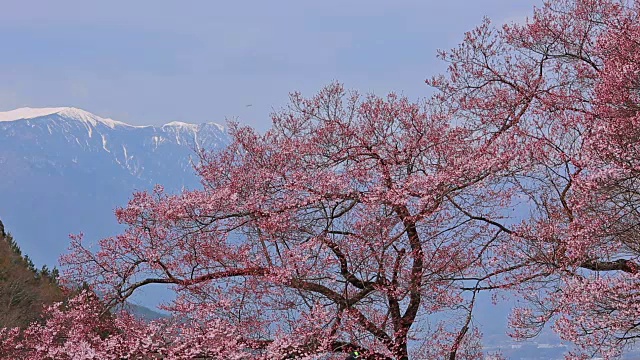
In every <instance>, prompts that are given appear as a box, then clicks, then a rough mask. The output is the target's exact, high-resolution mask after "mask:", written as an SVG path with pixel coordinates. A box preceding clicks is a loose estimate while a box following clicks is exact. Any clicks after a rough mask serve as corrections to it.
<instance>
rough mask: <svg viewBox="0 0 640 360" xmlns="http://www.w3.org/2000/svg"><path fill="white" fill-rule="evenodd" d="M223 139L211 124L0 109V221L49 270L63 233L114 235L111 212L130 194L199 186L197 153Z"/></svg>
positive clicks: (61, 110)
mask: <svg viewBox="0 0 640 360" xmlns="http://www.w3.org/2000/svg"><path fill="white" fill-rule="evenodd" d="M228 142H229V138H228V135H227V134H226V133H225V131H224V127H222V126H221V125H219V124H215V123H205V124H186V123H179V122H173V123H169V124H166V125H163V126H132V125H129V124H126V123H123V122H119V121H115V120H111V119H105V118H102V117H100V116H97V115H94V114H91V113H89V112H87V111H84V110H81V109H77V108H71V107H64V108H41V109H35V108H21V109H16V110H12V111H6V112H0V218H1V219H2V220H3V221H4V222H5V224H7V225H9V226H11V229H13V230H12V231H13V233H14V235H16V236H17V237H18V238H20V239H24V240H23V241H24V243H23V244H21V246H23V250H24V251H25V252H26V253H27V254H29V256H30V257H32V259H33V260H34V262H35V263H36V264H38V265H39V266H40V265H42V264H47V265H50V266H53V265H55V264H56V263H57V258H58V256H59V255H60V254H62V253H63V252H64V251H65V249H66V248H67V244H68V235H69V234H70V233H78V232H84V233H85V235H86V237H87V239H89V240H91V241H95V240H96V239H99V238H102V237H106V236H111V235H114V234H117V233H119V232H120V231H121V228H119V227H118V224H117V222H116V220H115V218H114V216H113V209H114V208H116V207H118V206H124V205H126V202H127V199H128V198H130V196H131V194H132V193H133V192H134V191H136V190H148V189H151V188H152V187H153V185H155V184H162V185H163V186H164V188H165V189H166V190H167V191H168V192H177V191H180V189H182V188H183V187H187V188H198V187H200V186H201V185H200V183H199V178H198V177H197V176H196V174H195V171H194V169H193V164H194V163H197V161H198V155H197V150H200V149H207V150H212V151H215V150H216V149H222V148H224V147H225V146H226V145H227V144H228Z"/></svg>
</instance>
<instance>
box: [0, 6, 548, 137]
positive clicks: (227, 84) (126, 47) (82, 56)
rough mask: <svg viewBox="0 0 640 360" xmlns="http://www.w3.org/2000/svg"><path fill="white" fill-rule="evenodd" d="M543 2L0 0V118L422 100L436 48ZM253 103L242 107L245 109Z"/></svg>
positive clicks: (435, 64) (171, 116)
mask: <svg viewBox="0 0 640 360" xmlns="http://www.w3.org/2000/svg"><path fill="white" fill-rule="evenodd" d="M539 4H541V0H538V1H534V0H517V1H516V0H437V1H436V0H416V1H401V0H384V1H383V0H341V1H338V0H322V1H257V0H254V1H238V0H236V1H224V2H223V1H194V0H190V1H177V0H175V1H161V0H160V1H159V0H144V1H142V0H136V1H130V0H127V1H124V0H110V1H101V2H97V1H87V0H77V1H67V0H56V1H51V0H40V1H28V0H24V1H21V0H0V111H4V110H10V109H13V108H16V107H22V106H30V107H57V106H74V107H79V108H83V109H85V110H87V111H90V112H93V113H95V114H97V115H100V116H103V117H111V118H113V119H116V120H121V121H125V122H128V123H131V124H145V125H146V124H154V125H155V124H163V123H167V122H169V121H174V120H180V121H186V122H196V123H200V122H205V121H215V122H220V123H224V121H225V118H237V119H238V120H239V121H240V122H242V123H246V124H250V125H252V126H255V127H257V128H259V129H260V130H264V129H266V128H267V127H268V126H269V125H270V122H271V120H270V118H269V113H270V112H271V111H272V109H278V108H280V107H282V106H284V105H285V104H286V102H287V99H288V93H289V92H290V91H293V90H299V91H301V92H303V94H307V95H312V94H313V93H315V92H316V91H317V90H319V89H320V88H321V87H322V86H323V85H326V84H328V83H329V82H331V81H333V80H338V81H341V82H343V83H344V84H345V86H346V87H347V88H354V89H358V90H360V91H363V92H369V91H372V92H375V93H377V94H384V93H386V92H388V91H396V92H400V93H404V94H406V95H408V96H410V97H411V98H417V97H420V96H426V95H427V94H428V91H429V89H428V88H427V86H426V85H425V84H424V79H426V78H427V77H430V76H431V75H434V74H436V73H438V72H442V70H443V69H444V65H443V64H442V63H441V62H440V61H438V60H437V59H436V57H435V54H436V50H437V49H439V48H442V49H448V48H451V47H453V46H454V45H456V44H457V43H458V42H459V41H460V40H461V39H462V36H463V34H464V32H465V31H467V30H470V29H472V28H473V27H474V26H475V25H477V24H479V23H480V21H481V19H482V17H483V16H488V17H489V18H491V19H492V20H493V21H494V23H497V24H500V23H504V22H511V21H522V20H523V19H524V18H525V17H526V16H528V15H529V14H531V11H532V9H533V6H534V5H539ZM247 105H251V106H247Z"/></svg>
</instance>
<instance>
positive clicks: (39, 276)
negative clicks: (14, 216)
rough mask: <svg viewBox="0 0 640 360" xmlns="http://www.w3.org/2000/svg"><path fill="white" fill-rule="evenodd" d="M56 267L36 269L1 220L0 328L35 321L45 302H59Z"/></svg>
mask: <svg viewBox="0 0 640 360" xmlns="http://www.w3.org/2000/svg"><path fill="white" fill-rule="evenodd" d="M57 272H58V271H57V270H56V269H54V270H52V271H51V270H49V269H47V267H46V266H43V267H42V268H41V269H39V270H38V269H36V268H35V266H34V264H33V262H32V261H31V260H30V259H29V257H28V256H26V255H23V254H22V252H21V251H20V247H19V246H18V244H17V242H16V240H14V239H13V237H12V236H11V234H8V233H5V230H4V226H3V225H2V222H0V328H2V327H16V326H18V327H24V326H26V325H27V324H29V323H30V322H32V321H34V320H37V319H38V317H39V315H40V313H41V311H42V306H43V305H44V304H51V303H53V302H56V301H62V300H63V299H64V298H65V296H64V294H63V291H62V290H61V289H60V287H59V286H58V283H57V276H58V274H57Z"/></svg>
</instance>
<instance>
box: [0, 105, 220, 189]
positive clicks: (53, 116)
mask: <svg viewBox="0 0 640 360" xmlns="http://www.w3.org/2000/svg"><path fill="white" fill-rule="evenodd" d="M227 142H228V140H227V135H226V133H225V132H224V127H223V126H221V125H219V124H216V123H205V124H199V125H197V124H187V123H183V122H175V121H174V122H171V123H168V124H165V125H162V126H158V127H156V126H133V125H129V124H126V123H123V122H120V121H116V120H112V119H106V118H102V117H100V116H97V115H94V114H92V113H89V112H87V111H84V110H81V109H77V108H72V107H60V108H20V109H16V110H12V111H6V112H0V166H1V165H2V163H3V158H6V156H7V155H6V154H7V152H8V151H11V152H13V153H16V152H17V153H19V154H20V155H21V157H23V158H24V159H26V160H27V162H31V165H34V164H37V165H36V166H40V165H42V166H49V167H53V168H56V169H57V170H61V169H64V168H67V167H70V166H73V167H79V168H83V167H84V168H87V167H88V168H94V167H96V166H98V167H104V166H107V165H109V167H110V166H111V165H113V166H115V167H120V168H122V169H124V170H126V171H127V172H129V173H130V174H131V175H133V176H135V177H137V178H139V179H141V180H145V181H148V182H153V181H154V179H155V177H156V173H158V172H160V171H169V170H171V171H172V172H173V173H174V174H175V173H176V172H177V173H178V174H183V173H185V172H189V173H192V172H193V169H192V163H191V158H192V157H193V156H194V155H195V151H196V150H200V149H216V148H221V147H224V146H225V145H226V144H227ZM3 153H4V156H3Z"/></svg>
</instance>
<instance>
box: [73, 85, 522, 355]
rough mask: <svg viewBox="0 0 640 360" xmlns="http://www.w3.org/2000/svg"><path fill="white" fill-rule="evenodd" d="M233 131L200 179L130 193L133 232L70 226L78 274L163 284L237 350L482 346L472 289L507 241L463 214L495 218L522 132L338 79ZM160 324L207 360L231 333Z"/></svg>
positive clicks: (190, 315) (97, 282)
mask: <svg viewBox="0 0 640 360" xmlns="http://www.w3.org/2000/svg"><path fill="white" fill-rule="evenodd" d="M230 133H231V136H232V138H233V142H232V143H231V145H230V146H229V147H228V148H227V149H225V150H223V151H221V152H218V153H203V154H202V164H201V165H200V166H199V167H198V172H199V175H200V176H201V178H202V186H203V188H202V189H199V190H187V191H184V192H183V193H181V194H177V195H173V194H166V193H165V192H164V191H163V189H162V187H160V186H158V187H156V188H155V190H154V191H153V192H140V193H136V194H134V196H133V198H132V199H131V201H130V202H129V205H128V206H127V207H125V208H122V209H119V210H117V212H116V215H117V217H118V220H119V221H120V222H122V223H124V224H126V225H127V226H128V228H127V230H126V231H125V232H124V233H123V234H122V235H119V236H117V237H114V238H108V239H104V240H102V241H100V243H99V248H98V249H97V251H90V250H89V249H88V248H86V247H85V245H84V243H83V241H82V239H81V237H74V238H73V241H72V252H71V253H70V254H69V255H68V256H65V257H64V262H65V263H66V265H67V270H68V271H67V274H66V278H67V280H69V281H76V282H79V281H86V282H88V283H89V284H91V286H92V288H93V289H94V290H95V291H97V292H98V293H101V294H104V296H105V299H106V301H107V302H108V305H115V304H117V303H120V302H122V301H124V300H125V299H127V298H128V297H129V296H131V295H132V294H133V293H134V292H135V291H136V290H137V289H140V288H141V287H144V286H146V285H148V284H169V285H171V287H172V289H173V290H175V292H176V293H177V298H176V300H175V301H174V302H172V303H171V304H167V305H166V306H165V308H166V309H167V310H169V311H171V312H172V313H173V314H174V315H175V317H176V318H178V319H183V321H188V322H191V323H193V322H194V321H195V322H196V323H197V324H202V325H201V326H199V327H202V326H204V325H208V324H212V325H211V326H213V328H212V329H211V330H209V329H207V328H204V329H203V330H202V331H203V332H204V333H205V334H206V333H208V332H209V331H214V329H217V328H218V327H219V325H220V324H221V323H224V324H225V326H228V327H230V328H232V329H234V336H235V337H236V339H237V343H238V344H241V345H242V346H241V347H240V348H241V349H240V348H239V350H238V351H240V352H239V354H240V353H242V352H246V351H251V352H252V354H255V355H254V356H264V357H265V358H269V359H274V358H282V359H285V358H300V357H303V356H308V357H309V358H318V357H320V356H332V355H331V354H335V356H340V355H339V354H344V353H348V352H350V351H353V350H357V351H359V352H360V353H361V354H363V355H362V356H363V358H365V359H408V358H409V356H410V355H411V352H412V349H416V350H415V352H416V353H415V354H413V355H411V356H412V358H433V356H437V357H442V356H446V357H448V358H451V359H455V358H458V359H460V358H462V359H472V358H478V357H479V356H481V348H480V346H479V340H478V337H479V332H478V331H477V330H474V329H472V328H471V313H472V309H473V305H474V302H475V294H476V292H477V289H476V287H477V286H478V284H479V283H480V282H481V279H482V277H486V276H488V275H487V273H490V272H499V271H503V269H502V265H503V264H502V263H500V262H496V261H493V260H494V259H495V257H496V256H497V254H496V253H495V252H494V247H495V246H497V245H496V244H499V243H500V241H501V240H502V239H507V237H506V236H505V235H506V234H505V233H504V232H503V231H502V230H498V231H496V230H495V229H493V228H492V225H490V224H486V223H484V222H482V221H479V220H478V219H472V220H470V219H469V214H471V213H473V214H476V215H475V216H478V217H483V216H484V217H488V216H490V215H491V216H496V217H498V216H499V214H498V212H497V211H496V209H499V207H500V205H501V204H504V203H505V202H508V198H509V196H510V192H509V191H508V188H507V187H505V186H504V184H503V183H502V182H501V179H502V178H504V177H505V176H507V175H510V174H512V168H514V167H515V166H516V165H515V164H513V161H514V160H516V159H517V157H516V156H515V155H514V154H518V151H515V152H514V150H515V149H517V148H518V147H519V146H520V145H519V144H517V142H516V138H515V135H516V134H515V133H513V132H510V131H507V129H506V128H505V129H504V130H503V131H501V132H497V133H496V132H494V131H493V129H492V127H491V126H485V125H483V124H474V125H473V126H467V125H454V124H452V122H451V121H450V114H449V113H448V112H445V111H441V109H440V107H439V106H438V105H437V104H429V103H427V102H424V101H423V102H421V103H412V102H410V101H409V100H407V99H406V98H403V97H399V96H397V95H395V94H390V95H388V96H387V97H385V98H380V97H376V96H366V97H362V96H360V95H358V94H357V93H355V92H346V91H345V90H344V89H343V88H342V87H341V86H340V85H338V84H333V85H331V86H328V87H327V88H325V89H324V90H322V91H321V92H320V93H319V94H318V95H316V96H314V97H312V98H309V99H306V98H303V97H302V96H301V95H299V94H293V95H292V98H291V104H290V106H289V108H287V109H285V110H283V111H282V112H280V113H277V114H275V115H274V116H273V128H272V129H271V130H270V131H268V132H267V133H266V134H264V135H260V134H258V133H256V132H255V131H254V130H252V129H250V128H246V127H239V126H237V125H232V126H231V129H230ZM434 314H441V315H440V316H435V317H434V316H432V315H434ZM443 314H444V315H443ZM445 316H446V317H445ZM444 319H446V321H444ZM214 325H215V326H214ZM168 333H176V334H179V336H178V335H176V336H177V337H176V339H180V340H175V341H174V344H175V345H174V346H180V344H181V343H183V342H184V343H189V344H192V343H193V344H194V345H193V346H192V348H193V349H197V350H199V351H201V352H202V354H203V356H205V355H206V354H207V353H208V352H209V351H210V349H211V348H212V347H216V346H222V344H224V343H226V342H227V340H226V339H225V338H224V337H220V338H219V341H220V342H219V343H217V344H208V343H206V344H205V343H198V345H195V341H192V340H191V338H192V337H194V336H195V334H191V333H190V332H187V331H185V330H184V329H183V330H180V331H176V330H172V331H168ZM410 342H413V343H414V344H415V346H410V345H411V344H410ZM169 347H170V346H169ZM170 348H171V347H170ZM420 348H422V349H429V352H428V353H427V352H424V351H420V350H419V349H420ZM428 354H431V355H428ZM434 354H437V355H434ZM342 356H344V355H342Z"/></svg>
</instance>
